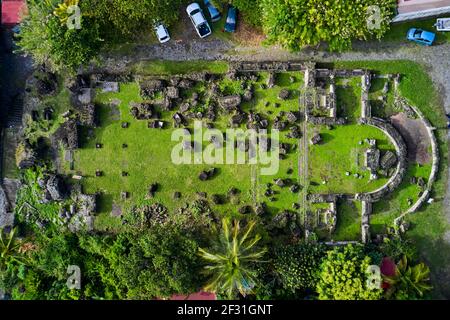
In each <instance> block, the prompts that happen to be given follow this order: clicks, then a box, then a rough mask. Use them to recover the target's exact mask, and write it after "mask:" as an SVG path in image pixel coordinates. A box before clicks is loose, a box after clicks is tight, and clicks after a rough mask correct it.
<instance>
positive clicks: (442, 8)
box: [392, 0, 450, 22]
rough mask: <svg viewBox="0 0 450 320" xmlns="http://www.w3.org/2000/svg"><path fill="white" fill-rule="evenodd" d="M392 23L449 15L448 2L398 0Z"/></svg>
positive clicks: (437, 0) (436, 0) (438, 0)
mask: <svg viewBox="0 0 450 320" xmlns="http://www.w3.org/2000/svg"><path fill="white" fill-rule="evenodd" d="M397 12H398V14H397V16H395V17H394V19H393V20H392V22H401V21H409V20H415V19H421V18H426V17H433V16H437V15H441V14H446V13H450V0H398V6H397Z"/></svg>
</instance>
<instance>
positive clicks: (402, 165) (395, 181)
mask: <svg viewBox="0 0 450 320" xmlns="http://www.w3.org/2000/svg"><path fill="white" fill-rule="evenodd" d="M360 123H361V124H366V125H370V126H373V127H375V128H378V129H380V130H381V131H383V132H384V133H385V134H386V135H387V136H388V137H389V139H390V140H391V141H392V143H393V144H394V147H395V151H396V153H397V158H398V163H397V168H396V170H395V173H394V175H393V176H392V177H391V179H389V181H388V182H387V183H386V184H385V185H384V186H382V187H381V188H378V189H377V190H375V191H372V192H368V193H360V194H357V195H356V196H355V198H356V199H358V200H363V201H370V202H376V201H379V200H381V198H382V197H383V196H384V195H386V194H387V193H390V192H393V191H394V190H395V189H396V188H397V187H398V186H399V185H400V183H401V182H402V180H403V177H404V176H405V173H406V156H407V148H406V144H405V142H404V140H403V137H402V136H401V135H400V133H399V132H398V131H397V130H396V129H395V128H394V127H393V126H392V125H391V124H390V123H388V122H386V121H384V120H383V119H379V118H367V119H360Z"/></svg>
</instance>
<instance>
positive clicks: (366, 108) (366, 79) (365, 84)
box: [361, 72, 372, 119]
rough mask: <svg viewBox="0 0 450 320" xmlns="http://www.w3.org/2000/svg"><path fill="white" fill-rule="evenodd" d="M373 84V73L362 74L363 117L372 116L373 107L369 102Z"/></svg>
mask: <svg viewBox="0 0 450 320" xmlns="http://www.w3.org/2000/svg"><path fill="white" fill-rule="evenodd" d="M370 86H371V75H370V73H369V72H366V73H364V75H362V76H361V118H363V119H365V118H370V117H371V116H372V109H371V106H370V102H369V90H370Z"/></svg>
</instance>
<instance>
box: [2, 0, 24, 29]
mask: <svg viewBox="0 0 450 320" xmlns="http://www.w3.org/2000/svg"><path fill="white" fill-rule="evenodd" d="M24 3H25V0H3V1H2V24H5V25H15V24H18V23H20V12H21V11H22V7H23V6H24Z"/></svg>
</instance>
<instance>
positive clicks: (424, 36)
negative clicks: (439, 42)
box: [407, 28, 436, 46]
mask: <svg viewBox="0 0 450 320" xmlns="http://www.w3.org/2000/svg"><path fill="white" fill-rule="evenodd" d="M435 38H436V35H435V34H434V33H433V32H429V31H425V30H422V29H416V28H411V29H409V31H408V36H407V39H408V40H409V41H413V42H416V43H418V44H422V45H425V46H431V45H432V44H433V42H434V39H435Z"/></svg>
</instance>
